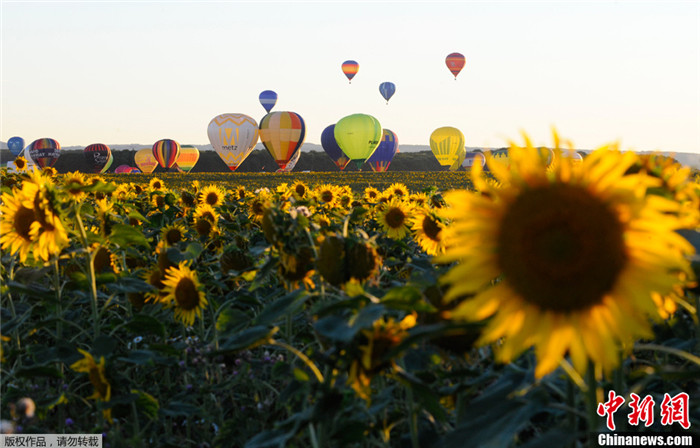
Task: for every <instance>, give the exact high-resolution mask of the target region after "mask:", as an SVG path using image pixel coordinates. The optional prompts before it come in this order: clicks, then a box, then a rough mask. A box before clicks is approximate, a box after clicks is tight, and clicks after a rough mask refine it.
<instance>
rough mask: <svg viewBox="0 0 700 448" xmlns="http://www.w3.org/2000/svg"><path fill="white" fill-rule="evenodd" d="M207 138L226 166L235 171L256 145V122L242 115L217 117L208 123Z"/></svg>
mask: <svg viewBox="0 0 700 448" xmlns="http://www.w3.org/2000/svg"><path fill="white" fill-rule="evenodd" d="M207 136H208V137H209V142H210V143H211V146H212V147H213V148H214V150H215V151H216V152H217V154H219V157H221V159H222V160H223V161H224V163H226V166H228V167H229V169H230V170H231V171H236V168H238V167H239V166H240V164H241V163H243V161H244V160H245V159H246V157H248V155H249V154H250V153H251V151H252V150H253V148H255V145H256V144H257V143H258V136H259V130H258V122H257V121H255V120H254V119H252V118H251V117H249V116H248V115H244V114H221V115H217V116H216V117H214V118H212V120H211V121H210V122H209V126H208V127H207Z"/></svg>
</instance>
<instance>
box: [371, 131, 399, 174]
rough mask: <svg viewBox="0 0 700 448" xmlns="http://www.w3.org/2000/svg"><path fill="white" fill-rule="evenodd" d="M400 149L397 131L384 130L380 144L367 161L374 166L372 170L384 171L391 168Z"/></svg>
mask: <svg viewBox="0 0 700 448" xmlns="http://www.w3.org/2000/svg"><path fill="white" fill-rule="evenodd" d="M398 149H399V139H398V137H396V133H395V132H394V131H391V130H389V129H383V130H382V139H381V141H380V142H379V146H377V149H375V150H374V152H373V153H372V155H371V156H370V157H369V159H367V163H369V166H370V167H371V168H372V171H376V172H378V173H383V172H384V171H386V170H387V169H389V165H390V164H391V161H392V160H393V159H394V156H395V155H396V151H398Z"/></svg>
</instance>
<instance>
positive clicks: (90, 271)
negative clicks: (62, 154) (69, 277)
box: [75, 202, 100, 338]
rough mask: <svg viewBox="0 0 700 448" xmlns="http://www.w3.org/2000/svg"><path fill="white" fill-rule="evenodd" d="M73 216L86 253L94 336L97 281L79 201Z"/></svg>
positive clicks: (98, 325) (97, 320)
mask: <svg viewBox="0 0 700 448" xmlns="http://www.w3.org/2000/svg"><path fill="white" fill-rule="evenodd" d="M75 218H76V220H77V222H78V229H79V230H80V239H81V240H82V243H83V246H84V247H85V250H86V251H87V254H88V280H89V281H90V295H91V296H92V320H93V323H92V325H93V330H94V333H95V335H94V337H95V338H97V336H98V335H99V334H100V320H99V314H98V312H97V308H98V307H97V281H96V279H95V263H94V255H95V253H93V252H92V251H91V250H90V244H89V242H88V238H87V233H86V232H85V226H84V225H83V218H82V217H81V216H80V203H78V202H76V203H75Z"/></svg>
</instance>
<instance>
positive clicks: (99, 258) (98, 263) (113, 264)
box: [92, 243, 121, 274]
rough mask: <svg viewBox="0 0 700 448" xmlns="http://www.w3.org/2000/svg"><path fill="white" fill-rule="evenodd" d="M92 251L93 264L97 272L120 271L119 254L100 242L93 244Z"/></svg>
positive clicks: (116, 272)
mask: <svg viewBox="0 0 700 448" xmlns="http://www.w3.org/2000/svg"><path fill="white" fill-rule="evenodd" d="M92 252H93V255H92V266H93V268H94V269H95V272H96V273H97V274H101V273H104V272H110V273H114V274H118V273H119V271H120V270H121V269H120V268H119V256H117V255H116V254H114V253H112V251H110V250H109V249H108V248H107V247H105V246H102V245H100V244H99V243H94V244H93V245H92Z"/></svg>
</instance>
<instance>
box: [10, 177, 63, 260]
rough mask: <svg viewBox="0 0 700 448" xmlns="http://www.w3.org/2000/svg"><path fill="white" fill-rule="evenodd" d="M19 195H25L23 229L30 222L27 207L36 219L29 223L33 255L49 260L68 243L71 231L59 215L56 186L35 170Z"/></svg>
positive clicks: (36, 257) (58, 199)
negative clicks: (68, 230) (67, 230)
mask: <svg viewBox="0 0 700 448" xmlns="http://www.w3.org/2000/svg"><path fill="white" fill-rule="evenodd" d="M20 196H21V197H22V198H23V199H22V209H21V210H22V211H21V213H23V214H24V215H25V216H24V217H22V219H23V220H24V221H23V224H20V228H21V227H22V226H23V225H26V223H27V221H26V219H27V218H28V215H27V214H26V210H27V209H29V210H33V213H34V220H33V222H31V223H30V230H29V238H30V239H31V241H32V242H33V247H32V251H33V253H34V258H35V259H42V260H44V261H48V260H49V258H50V257H51V256H55V255H58V254H59V253H60V252H61V250H62V249H63V248H64V247H66V246H68V244H69V239H68V233H67V232H66V229H65V227H64V225H63V221H62V220H61V217H60V198H59V197H58V192H57V191H56V188H55V185H54V183H53V181H52V180H51V179H49V178H48V177H47V176H45V175H44V174H42V173H41V172H39V171H33V172H32V173H31V174H30V175H29V179H27V180H26V181H25V182H24V184H23V185H22V190H21V195H20ZM18 211H19V210H18ZM3 233H4V232H3ZM13 252H14V250H13ZM20 257H21V255H20Z"/></svg>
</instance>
